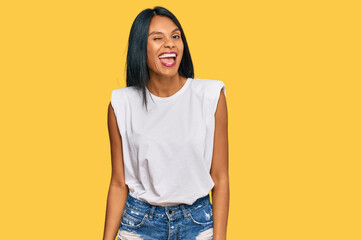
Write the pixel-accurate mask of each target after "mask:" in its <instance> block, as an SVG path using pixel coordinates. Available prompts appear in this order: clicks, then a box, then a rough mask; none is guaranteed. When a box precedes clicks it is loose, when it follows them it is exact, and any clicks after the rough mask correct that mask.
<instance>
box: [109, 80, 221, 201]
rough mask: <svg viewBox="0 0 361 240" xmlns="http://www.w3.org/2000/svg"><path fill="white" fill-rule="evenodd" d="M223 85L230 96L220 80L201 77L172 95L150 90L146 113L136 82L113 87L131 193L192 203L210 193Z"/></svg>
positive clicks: (136, 195) (140, 198) (189, 82)
mask: <svg viewBox="0 0 361 240" xmlns="http://www.w3.org/2000/svg"><path fill="white" fill-rule="evenodd" d="M222 89H223V92H224V94H226V89H225V85H224V83H223V82H222V81H220V80H210V79H197V78H195V79H193V78H188V79H187V81H186V82H185V84H184V85H183V86H182V88H181V89H180V90H178V91H177V92H176V93H175V94H173V95H172V96H169V97H157V96H155V95H153V94H152V93H150V91H149V90H148V89H146V91H147V100H148V102H147V104H148V111H147V110H146V109H145V106H144V105H143V102H142V93H141V92H140V91H138V90H136V88H135V87H134V86H130V87H125V88H118V89H114V90H113V91H112V94H111V105H112V107H113V109H114V112H115V116H116V118H117V123H118V128H119V132H120V135H121V137H122V147H123V160H124V173H125V183H126V185H127V186H128V188H129V194H130V195H131V196H132V197H134V198H137V199H139V200H143V201H146V202H148V203H150V204H152V205H162V206H170V205H176V204H189V205H191V204H193V203H194V202H195V201H196V200H197V199H198V198H200V197H203V196H206V195H207V194H208V193H209V191H211V189H212V188H213V186H214V182H213V180H212V178H211V175H210V169H211V163H212V155H213V140H214V130H215V117H214V114H215V112H216V109H217V104H218V99H219V96H220V91H221V90H222ZM152 99H153V100H154V101H153V100H152Z"/></svg>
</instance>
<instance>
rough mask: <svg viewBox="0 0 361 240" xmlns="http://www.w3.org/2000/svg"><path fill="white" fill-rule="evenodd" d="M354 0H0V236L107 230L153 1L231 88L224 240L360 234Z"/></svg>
mask: <svg viewBox="0 0 361 240" xmlns="http://www.w3.org/2000/svg"><path fill="white" fill-rule="evenodd" d="M357 2H358V1H279V0H277V1H276V0H275V1H229V0H228V1H227V0H224V1H186V0H184V1H129V2H126V3H125V2H123V1H74V0H73V1H67V0H66V1H39V0H36V1H35V0H34V1H16V2H15V1H3V2H2V3H1V6H0V24H1V37H0V41H1V44H0V58H1V62H0V68H1V71H0V77H1V85H0V86H1V87H0V104H1V124H0V132H1V151H0V159H1V165H0V182H1V204H0V215H1V223H0V224H1V225H0V226H1V230H0V239H54V240H56V239H62V240H63V239H94V240H95V239H101V238H102V234H103V227H104V220H105V208H106V197H107V191H108V187H109V180H110V174H111V165H110V164H111V163H110V146H109V138H108V132H107V107H108V104H109V101H110V93H111V91H112V90H113V89H115V88H119V87H124V86H125V72H124V71H125V70H124V67H125V59H126V46H127V45H126V42H127V40H128V35H129V31H130V27H131V24H132V22H133V20H134V19H135V17H136V15H137V14H138V13H139V12H140V11H141V10H143V9H145V8H148V7H150V8H152V7H154V6H157V5H160V6H164V7H166V8H168V9H169V10H171V11H172V12H173V13H174V14H175V15H176V16H177V18H178V19H179V20H180V22H181V24H182V26H183V29H184V31H185V34H186V37H187V40H188V43H189V47H190V51H191V55H192V58H193V61H194V67H195V77H196V78H208V79H216V80H222V81H224V83H225V85H226V91H227V103H228V111H229V147H230V149H229V150H230V152H229V153H230V155H229V156H230V158H229V161H230V184H231V202H230V215H229V225H228V239H231V240H238V239H242V240H256V239H257V240H258V239H259V240H269V239H272V240H273V239H275V240H296V239H297V240H298V239H302V240H305V239H307V240H308V239H312V240H313V239H315V240H319V239H325V240H326V239H327V240H330V239H340V240H344V239H346V240H356V239H361V231H360V226H361V220H360V216H361V211H360V210H361V209H360V202H361V199H360V183H361V179H360V160H361V153H360V146H361V140H360V136H361V131H360V122H361V121H360V120H361V119H360V103H361V101H360V100H361V99H360V90H361V89H360V80H361V74H360V63H361V61H360V56H361V51H360V43H361V39H360V23H361V19H360V10H361V8H360V5H359V4H357Z"/></svg>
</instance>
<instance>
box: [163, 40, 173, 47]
mask: <svg viewBox="0 0 361 240" xmlns="http://www.w3.org/2000/svg"><path fill="white" fill-rule="evenodd" d="M164 45H165V46H166V47H174V42H173V39H169V38H166V41H165V44H164Z"/></svg>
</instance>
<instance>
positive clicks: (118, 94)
mask: <svg viewBox="0 0 361 240" xmlns="http://www.w3.org/2000/svg"><path fill="white" fill-rule="evenodd" d="M135 92H136V89H135V87H134V86H127V87H121V88H116V89H113V90H112V92H111V96H112V98H116V99H122V98H124V97H127V98H128V97H130V96H131V95H132V94H134V93H135Z"/></svg>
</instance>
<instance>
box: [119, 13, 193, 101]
mask: <svg viewBox="0 0 361 240" xmlns="http://www.w3.org/2000/svg"><path fill="white" fill-rule="evenodd" d="M156 15H162V16H166V17H168V18H170V19H171V20H172V21H173V22H174V24H175V25H177V27H178V28H179V30H180V32H181V37H182V41H183V45H184V50H183V57H182V61H181V63H180V65H179V69H178V73H179V75H180V76H183V77H186V78H194V70H193V62H192V58H191V54H190V52H189V48H188V44H187V40H186V36H185V35H184V32H183V29H182V26H181V24H180V23H179V21H178V19H177V18H176V17H175V16H174V15H173V13H171V12H170V11H169V10H167V9H165V8H163V7H159V6H157V7H154V8H153V9H151V8H147V9H145V10H143V11H142V12H140V13H139V14H138V16H137V17H136V18H135V20H134V22H133V24H132V27H131V30H130V34H129V41H128V54H127V62H126V66H127V77H126V82H127V86H135V87H136V89H138V90H140V91H141V92H142V95H143V104H144V105H145V107H146V108H147V98H146V94H147V92H146V84H147V82H148V81H149V72H148V65H147V41H148V31H149V24H150V20H151V19H152V18H153V17H154V16H156Z"/></svg>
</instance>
